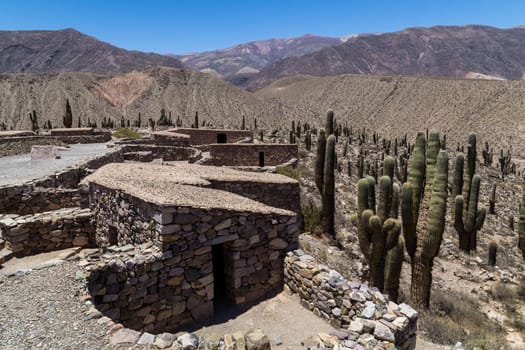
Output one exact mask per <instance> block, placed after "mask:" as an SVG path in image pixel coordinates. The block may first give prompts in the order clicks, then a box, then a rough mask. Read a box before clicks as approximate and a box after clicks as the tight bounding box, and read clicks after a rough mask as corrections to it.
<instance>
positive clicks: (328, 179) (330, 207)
mask: <svg viewBox="0 0 525 350" xmlns="http://www.w3.org/2000/svg"><path fill="white" fill-rule="evenodd" d="M334 170H335V136H334V135H330V136H328V139H326V152H325V161H324V169H323V194H322V199H323V224H324V231H325V232H326V233H328V234H329V235H330V236H332V237H333V236H335V225H334V218H335V171H334Z"/></svg>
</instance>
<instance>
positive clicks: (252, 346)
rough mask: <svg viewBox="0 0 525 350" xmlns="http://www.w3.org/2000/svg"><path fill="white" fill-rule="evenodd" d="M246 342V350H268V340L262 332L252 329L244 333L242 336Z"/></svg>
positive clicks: (269, 347)
mask: <svg viewBox="0 0 525 350" xmlns="http://www.w3.org/2000/svg"><path fill="white" fill-rule="evenodd" d="M244 339H245V340H246V349H247V350H270V349H271V346H270V340H269V339H268V337H266V335H264V333H263V332H262V330H260V329H253V330H250V331H248V332H247V333H246V335H245V336H244Z"/></svg>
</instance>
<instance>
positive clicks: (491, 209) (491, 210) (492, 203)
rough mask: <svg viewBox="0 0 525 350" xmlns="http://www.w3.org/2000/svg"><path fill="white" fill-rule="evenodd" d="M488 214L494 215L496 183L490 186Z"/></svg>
mask: <svg viewBox="0 0 525 350" xmlns="http://www.w3.org/2000/svg"><path fill="white" fill-rule="evenodd" d="M489 214H491V215H495V214H496V183H493V184H492V191H491V192H490V198H489Z"/></svg>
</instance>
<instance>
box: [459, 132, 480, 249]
mask: <svg viewBox="0 0 525 350" xmlns="http://www.w3.org/2000/svg"><path fill="white" fill-rule="evenodd" d="M464 162H465V157H464V155H463V154H462V153H459V154H458V156H457V158H456V169H455V171H454V185H453V188H452V194H453V196H455V197H454V198H455V202H454V208H453V211H452V220H453V222H454V228H455V229H456V231H457V232H458V235H459V248H460V249H461V250H463V251H465V252H467V253H468V252H470V251H471V250H476V247H477V232H478V230H480V229H481V227H482V226H483V223H484V221H485V215H486V209H485V207H483V206H482V207H481V208H478V201H479V188H480V184H481V177H480V176H479V175H477V174H475V172H476V134H474V133H471V134H470V135H469V138H468V146H467V164H466V167H465V166H464Z"/></svg>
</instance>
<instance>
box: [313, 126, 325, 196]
mask: <svg viewBox="0 0 525 350" xmlns="http://www.w3.org/2000/svg"><path fill="white" fill-rule="evenodd" d="M325 153H326V136H325V132H324V130H323V129H321V130H319V137H318V138H317V151H316V157H315V168H314V171H315V185H316V186H317V189H318V190H319V193H321V195H322V194H323V179H324V177H323V176H324V175H323V172H324V157H325Z"/></svg>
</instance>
